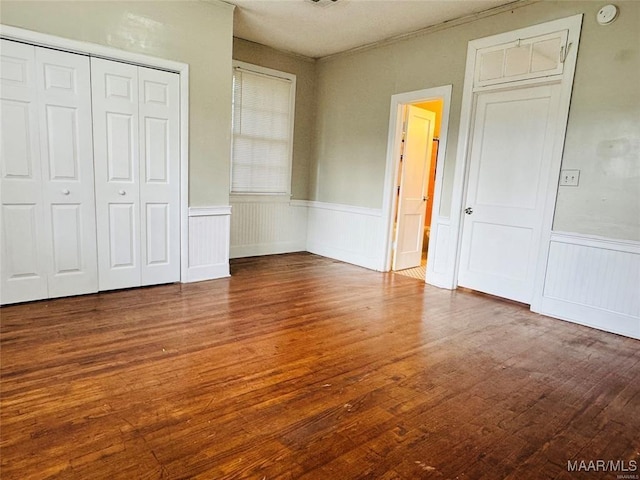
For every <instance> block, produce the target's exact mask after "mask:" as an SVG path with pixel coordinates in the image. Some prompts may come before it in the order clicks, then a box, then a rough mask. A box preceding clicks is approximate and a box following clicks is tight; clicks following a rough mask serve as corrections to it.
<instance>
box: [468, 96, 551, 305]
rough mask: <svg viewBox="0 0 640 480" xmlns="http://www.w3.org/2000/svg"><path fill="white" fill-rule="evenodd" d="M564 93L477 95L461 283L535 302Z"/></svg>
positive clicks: (506, 296) (507, 296) (523, 300)
mask: <svg viewBox="0 0 640 480" xmlns="http://www.w3.org/2000/svg"><path fill="white" fill-rule="evenodd" d="M559 88H560V86H559V85H547V86H537V87H528V88H522V89H514V90H507V91H499V92H493V93H480V94H477V97H476V110H475V114H474V130H473V132H472V136H471V147H470V160H469V176H468V185H467V203H466V205H465V206H466V207H467V210H466V213H467V214H466V215H464V219H463V232H462V243H461V252H460V269H459V273H458V284H459V285H461V286H464V287H469V288H473V289H475V290H479V291H482V292H486V293H490V294H493V295H498V296H500V297H504V298H509V299H512V300H516V301H519V302H524V303H530V301H531V297H532V295H533V281H534V275H535V265H536V258H537V254H538V247H539V242H540V232H541V228H542V215H543V209H544V201H545V198H546V197H545V194H546V191H547V188H552V187H553V186H550V185H549V181H548V178H549V172H550V168H551V167H550V159H551V151H552V148H553V142H554V132H555V127H556V123H557V120H556V118H557V111H558V99H559Z"/></svg>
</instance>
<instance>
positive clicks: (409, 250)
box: [393, 105, 436, 270]
mask: <svg viewBox="0 0 640 480" xmlns="http://www.w3.org/2000/svg"><path fill="white" fill-rule="evenodd" d="M407 110H408V112H407V123H406V129H405V139H404V150H403V157H402V162H401V167H400V168H401V173H400V178H401V180H400V198H399V199H398V215H397V225H396V236H395V246H396V249H395V255H394V257H393V270H403V269H405V268H413V267H418V266H420V261H421V258H422V242H423V239H424V222H425V213H426V208H427V187H428V176H429V162H430V159H431V149H432V147H433V131H434V127H435V117H436V115H435V113H433V112H430V111H428V110H424V109H422V108H418V107H414V106H412V105H409V106H408V107H407Z"/></svg>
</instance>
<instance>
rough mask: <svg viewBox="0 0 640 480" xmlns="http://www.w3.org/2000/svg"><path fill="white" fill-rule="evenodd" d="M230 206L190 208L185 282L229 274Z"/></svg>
mask: <svg viewBox="0 0 640 480" xmlns="http://www.w3.org/2000/svg"><path fill="white" fill-rule="evenodd" d="M230 218H231V207H230V206H215V207H190V208H189V263H188V268H187V282H198V281H201V280H211V279H214V278H223V277H228V276H229V225H230Z"/></svg>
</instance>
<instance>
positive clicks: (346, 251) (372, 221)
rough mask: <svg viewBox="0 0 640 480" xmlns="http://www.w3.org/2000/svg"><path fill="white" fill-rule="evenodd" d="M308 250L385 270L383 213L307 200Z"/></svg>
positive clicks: (373, 268) (305, 203)
mask: <svg viewBox="0 0 640 480" xmlns="http://www.w3.org/2000/svg"><path fill="white" fill-rule="evenodd" d="M299 203H300V204H304V205H306V206H307V208H308V210H309V213H308V223H307V225H308V227H307V251H309V252H311V253H315V254H318V255H322V256H324V257H329V258H334V259H336V260H341V261H343V262H347V263H352V264H354V265H359V266H361V267H365V268H370V269H372V270H378V271H383V270H384V247H385V246H384V245H383V243H384V242H383V239H384V234H383V233H384V232H383V230H382V229H383V221H382V210H381V209H375V208H364V207H353V206H349V205H338V204H334V203H324V202H313V201H308V202H307V201H305V202H299Z"/></svg>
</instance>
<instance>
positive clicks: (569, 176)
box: [560, 170, 580, 187]
mask: <svg viewBox="0 0 640 480" xmlns="http://www.w3.org/2000/svg"><path fill="white" fill-rule="evenodd" d="M579 180H580V170H562V171H561V172H560V186H571V187H577V186H578V181H579Z"/></svg>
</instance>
